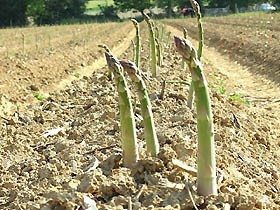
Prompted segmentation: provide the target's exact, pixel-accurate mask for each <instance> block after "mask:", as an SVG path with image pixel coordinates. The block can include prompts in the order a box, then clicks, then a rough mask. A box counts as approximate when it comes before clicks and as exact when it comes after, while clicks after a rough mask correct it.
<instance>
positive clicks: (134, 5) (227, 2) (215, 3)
mask: <svg viewBox="0 0 280 210" xmlns="http://www.w3.org/2000/svg"><path fill="white" fill-rule="evenodd" d="M197 2H198V3H199V4H200V5H201V7H203V6H208V7H229V8H230V9H231V10H232V11H233V12H234V11H235V7H248V6H250V5H254V4H257V3H264V2H270V3H273V4H277V5H279V4H280V0H197ZM114 3H115V5H116V7H117V8H118V9H120V10H122V11H125V10H130V9H136V10H138V11H143V10H144V9H146V8H150V7H152V6H158V7H160V8H165V9H166V10H170V9H171V8H172V7H175V6H178V7H180V8H182V7H190V6H191V5H190V2H189V0H142V1H138V0H114Z"/></svg>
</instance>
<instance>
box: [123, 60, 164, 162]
mask: <svg viewBox="0 0 280 210" xmlns="http://www.w3.org/2000/svg"><path fill="white" fill-rule="evenodd" d="M120 63H121V65H122V66H123V69H124V71H125V72H127V74H128V75H129V77H130V78H131V79H132V81H134V83H135V85H136V87H137V93H138V97H139V100H140V106H141V113H142V117H143V122H144V135H145V139H146V144H147V152H148V153H149V154H151V155H152V156H153V157H156V156H157V154H158V153H159V143H158V138H157V135H156V129H155V123H154V118H153V113H152V105H151V102H150V98H149V94H148V91H147V88H146V85H145V82H144V80H143V79H142V76H141V75H142V73H141V72H140V70H139V69H138V68H137V66H136V65H135V64H134V63H133V62H131V61H126V60H121V61H120Z"/></svg>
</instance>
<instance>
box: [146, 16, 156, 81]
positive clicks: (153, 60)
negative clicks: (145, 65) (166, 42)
mask: <svg viewBox="0 0 280 210" xmlns="http://www.w3.org/2000/svg"><path fill="white" fill-rule="evenodd" d="M142 14H143V16H144V20H145V21H146V23H147V24H148V28H149V33H150V59H151V70H152V76H153V77H157V76H158V72H157V56H156V41H155V29H154V22H153V21H152V20H151V18H150V17H149V16H148V15H147V14H145V13H144V12H143V13H142Z"/></svg>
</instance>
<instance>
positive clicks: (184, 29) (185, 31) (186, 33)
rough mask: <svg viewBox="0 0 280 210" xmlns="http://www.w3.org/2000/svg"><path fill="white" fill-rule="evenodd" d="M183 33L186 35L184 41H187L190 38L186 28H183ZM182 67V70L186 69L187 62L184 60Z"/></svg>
mask: <svg viewBox="0 0 280 210" xmlns="http://www.w3.org/2000/svg"><path fill="white" fill-rule="evenodd" d="M183 33H184V39H187V37H188V31H187V29H186V28H183ZM181 66H182V69H184V68H185V60H184V59H182V64H181Z"/></svg>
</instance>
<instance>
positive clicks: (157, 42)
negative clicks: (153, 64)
mask: <svg viewBox="0 0 280 210" xmlns="http://www.w3.org/2000/svg"><path fill="white" fill-rule="evenodd" d="M155 41H156V49H157V54H156V55H157V65H158V66H161V65H162V52H161V45H160V43H159V40H158V39H157V38H156V39H155Z"/></svg>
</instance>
